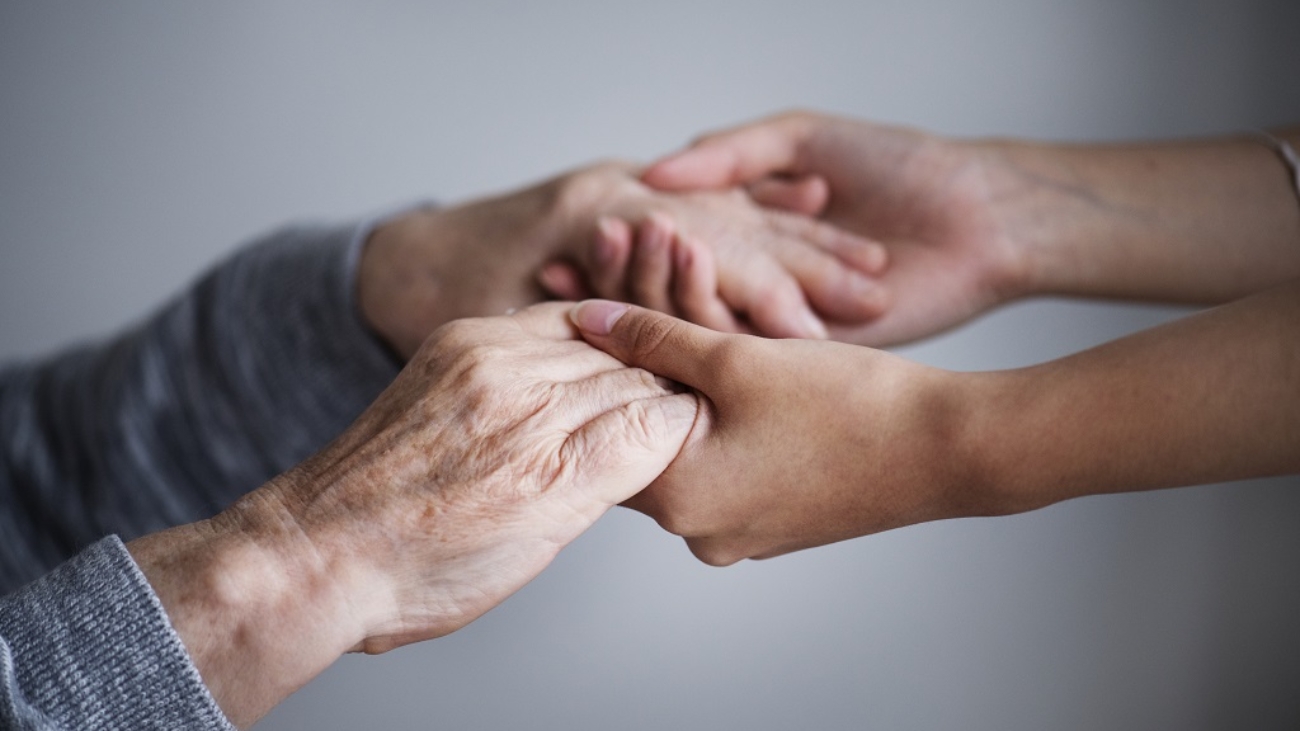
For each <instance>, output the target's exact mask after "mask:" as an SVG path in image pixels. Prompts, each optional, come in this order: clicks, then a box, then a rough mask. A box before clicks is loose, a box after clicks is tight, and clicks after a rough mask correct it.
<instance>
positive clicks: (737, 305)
mask: <svg viewBox="0 0 1300 731" xmlns="http://www.w3.org/2000/svg"><path fill="white" fill-rule="evenodd" d="M721 292H722V298H723V299H724V300H725V301H726V302H727V304H728V305H730V306H731V309H733V310H736V311H738V312H742V313H744V314H745V316H746V317H747V318H748V319H749V324H750V325H751V326H752V327H753V328H754V331H755V332H757V333H758V334H760V335H763V336H766V337H769V338H812V339H817V340H821V339H825V338H826V337H827V331H826V325H825V323H823V322H822V320H821V318H820V317H818V316H817V314H816V313H815V312H813V309H812V307H810V306H809V304H808V301H807V299H805V298H804V293H803V289H802V288H801V287H800V286H799V283H798V282H797V280H796V279H795V278H794V275H793V274H791V273H790V272H789V271H787V270H786V269H785V268H784V267H783V266H781V265H780V264H779V263H778V262H777V261H776V260H775V259H773V258H772V257H771V256H769V255H768V254H766V253H764V254H761V255H760V254H755V255H753V256H750V257H749V258H748V259H747V260H746V262H745V271H744V272H740V273H739V276H731V277H727V278H726V279H723V280H722V281H721Z"/></svg>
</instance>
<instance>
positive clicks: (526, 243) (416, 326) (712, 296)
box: [357, 163, 885, 358]
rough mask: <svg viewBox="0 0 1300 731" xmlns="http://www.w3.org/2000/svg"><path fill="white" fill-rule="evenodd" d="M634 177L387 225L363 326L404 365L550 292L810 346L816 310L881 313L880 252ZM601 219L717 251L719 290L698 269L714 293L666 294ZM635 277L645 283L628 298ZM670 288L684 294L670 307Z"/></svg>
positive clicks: (739, 198) (554, 182)
mask: <svg viewBox="0 0 1300 731" xmlns="http://www.w3.org/2000/svg"><path fill="white" fill-rule="evenodd" d="M635 172H636V171H635V170H634V169H633V168H632V167H631V166H628V165H625V164H621V163H602V164H597V165H592V166H589V167H586V168H583V169H580V170H576V171H574V172H571V173H567V174H564V175H560V176H558V177H556V178H553V179H551V180H548V181H546V182H543V183H540V184H538V185H534V186H531V187H529V188H526V189H524V190H521V191H518V192H514V193H510V194H507V195H502V196H497V197H492V198H486V199H483V200H479V201H474V202H471V203H467V204H463V205H460V206H455V207H452V208H446V209H421V210H417V211H413V212H411V213H408V214H406V215H404V216H401V217H398V218H396V219H394V220H393V221H391V222H389V223H387V224H385V225H382V226H380V227H379V228H378V229H377V230H376V231H375V232H374V233H373V234H372V235H371V237H370V239H369V241H368V242H367V244H366V247H365V249H364V250H363V252H362V257H361V261H360V265H359V267H358V274H357V300H358V303H359V307H360V310H361V313H362V315H363V317H364V319H365V321H366V322H367V323H368V324H369V325H370V326H371V327H372V328H373V329H374V330H375V331H376V332H377V333H378V334H379V335H380V336H381V337H382V338H383V339H384V340H385V341H386V342H388V343H389V345H391V346H392V348H393V349H394V351H396V352H397V353H398V354H399V355H401V356H402V357H403V358H409V357H410V356H411V355H412V354H413V353H414V352H415V350H416V349H417V348H418V347H419V345H420V343H422V342H423V341H424V338H426V337H427V336H428V335H429V333H431V332H433V330H434V329H436V328H437V327H438V326H439V325H441V324H443V323H444V322H448V321H450V320H453V319H457V318H462V317H479V316H484V315H496V314H501V313H503V312H506V311H507V310H508V309H510V308H518V307H524V306H526V305H529V304H533V303H535V302H538V301H540V300H541V299H543V298H544V297H545V296H546V294H547V293H548V292H549V293H550V294H552V295H554V296H558V297H562V298H580V297H582V296H586V295H587V294H590V293H593V292H594V293H595V294H598V295H601V296H606V297H613V298H625V297H626V298H632V299H635V300H637V301H640V302H644V303H646V304H648V305H651V306H657V307H661V308H663V309H665V310H668V311H673V312H679V313H680V314H682V315H684V316H686V317H691V318H696V319H699V320H700V321H702V322H705V323H707V324H709V325H711V326H715V327H722V326H728V325H729V323H734V319H733V315H732V312H733V311H734V312H737V313H741V314H743V315H745V316H747V317H748V319H749V320H750V321H751V322H752V323H753V324H754V326H755V327H756V328H757V329H758V330H759V331H760V332H763V333H765V334H771V335H802V336H808V337H812V336H818V335H822V334H824V332H825V328H824V326H823V325H822V323H821V321H820V318H819V317H818V316H817V315H816V314H814V312H813V311H812V309H811V308H810V307H809V303H811V304H812V305H814V306H815V307H816V308H817V310H818V312H821V313H823V314H824V315H825V316H827V317H830V318H834V319H841V320H851V321H854V322H858V321H864V320H866V319H869V318H871V317H874V316H876V315H878V314H879V313H880V311H881V310H882V309H883V308H884V306H885V296H884V293H883V292H882V291H881V289H880V288H879V287H878V286H877V285H876V284H875V283H874V275H875V274H876V273H878V272H879V271H880V270H881V269H882V268H883V266H884V263H885V255H884V251H883V249H882V248H881V247H879V246H878V245H876V244H874V243H871V242H867V241H865V240H863V239H861V238H859V237H856V236H853V235H851V234H846V233H844V232H843V231H839V230H837V229H835V228H834V227H832V226H830V225H828V224H823V223H817V222H814V221H811V220H809V219H807V218H805V217H801V216H794V215H790V214H786V213H780V212H772V211H764V210H763V209H760V208H759V207H757V206H756V205H755V204H754V203H752V202H751V201H750V200H749V199H748V198H747V197H745V196H744V195H742V194H734V193H700V194H691V195H669V194H664V193H660V192H657V191H654V190H652V189H651V188H649V187H647V186H645V185H644V184H642V183H641V182H639V181H638V180H637V179H636V177H635V175H634V173H635ZM656 214H658V215H657V216H656ZM602 217H604V220H605V221H606V224H605V225H606V226H614V227H616V228H617V226H618V225H619V224H618V222H619V221H621V220H623V219H628V220H632V221H636V222H646V221H649V220H651V219H652V218H654V219H655V220H661V221H662V220H665V217H667V219H671V220H672V221H674V222H675V224H676V226H677V228H678V229H679V230H680V231H681V232H682V233H683V234H684V235H687V236H689V237H691V240H692V241H694V242H695V243H696V244H697V245H698V246H700V247H710V250H709V251H707V252H704V253H703V254H701V258H703V256H706V255H707V256H711V258H710V259H709V261H708V262H707V263H708V264H710V265H711V264H712V262H713V260H715V259H716V262H717V264H716V272H717V274H716V277H717V280H716V281H717V283H716V284H715V283H714V282H715V279H714V276H715V275H714V273H713V272H714V270H710V271H708V272H699V271H698V270H697V271H696V273H697V274H703V276H697V277H696V278H695V279H693V280H690V281H691V282H695V283H696V284H697V285H698V283H699V282H705V283H706V285H705V286H704V287H703V288H701V287H700V286H694V287H693V288H692V287H689V286H686V285H685V284H684V282H686V280H685V279H681V278H679V281H678V282H676V283H675V285H674V283H673V282H670V280H669V278H668V276H667V274H668V270H669V269H670V268H671V266H672V264H671V263H670V262H669V260H668V258H667V257H668V247H667V245H665V246H661V247H658V248H655V247H654V246H653V242H652V244H651V245H650V246H648V247H643V248H644V251H643V252H642V253H644V254H647V255H645V256H642V255H640V254H638V255H637V256H635V257H631V247H630V245H629V244H628V243H627V241H626V237H624V238H623V239H622V241H616V242H615V243H614V244H613V245H612V246H609V245H605V244H602V243H601V240H599V239H598V237H597V235H596V232H597V231H598V225H597V221H598V220H601V219H602ZM669 236H670V237H671V233H670V235H669ZM629 259H631V261H630V262H629ZM548 262H549V264H548ZM561 262H564V263H561ZM629 267H630V268H631V270H632V271H633V272H634V273H635V274H636V277H635V285H634V286H630V287H629V286H626V285H625V282H626V280H625V277H624V274H625V271H626V270H627V269H628V268H629ZM539 278H540V285H539ZM674 286H676V287H677V289H678V290H681V289H685V291H687V292H688V293H689V294H688V295H687V296H685V297H682V296H674V289H673V288H674ZM543 287H545V290H544V289H543ZM679 303H680V304H679ZM697 303H699V304H697Z"/></svg>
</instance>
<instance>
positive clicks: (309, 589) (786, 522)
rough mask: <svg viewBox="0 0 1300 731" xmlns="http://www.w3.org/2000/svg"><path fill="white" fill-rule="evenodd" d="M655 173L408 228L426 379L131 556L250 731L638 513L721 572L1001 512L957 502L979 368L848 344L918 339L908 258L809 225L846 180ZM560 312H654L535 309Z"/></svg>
mask: <svg viewBox="0 0 1300 731" xmlns="http://www.w3.org/2000/svg"><path fill="white" fill-rule="evenodd" d="M775 172H780V171H775ZM638 173H640V171H636V170H634V169H632V168H631V167H630V166H627V165H623V164H618V163H609V164H602V165H597V166H593V167H591V168H587V169H584V170H580V171H577V172H575V173H570V174H567V175H563V176H560V177H558V178H556V179H553V180H550V181H547V182H544V183H542V184H540V185H537V186H533V187H531V188H527V189H525V190H522V191H519V192H516V193H512V194H508V195H505V196H500V197H497V198H489V199H485V200H481V201H476V202H473V203H470V204H466V205H462V206H457V207H453V208H447V209H433V208H428V209H420V210H415V211H411V212H408V213H407V214H405V215H402V216H399V217H397V218H395V219H393V220H391V221H388V222H387V223H385V224H383V225H381V226H380V227H378V228H377V229H376V230H375V231H374V232H373V234H372V235H371V237H370V239H369V241H368V243H367V245H366V247H365V249H364V252H363V255H362V257H361V260H360V263H359V266H358V275H357V302H358V306H359V310H360V314H361V315H362V317H363V318H364V319H365V321H366V322H367V323H368V324H369V325H370V326H371V327H372V329H373V330H374V331H375V332H376V334H377V335H378V336H379V337H380V338H381V339H382V340H383V341H385V342H386V343H387V344H388V346H389V347H390V348H391V350H392V351H393V352H394V353H395V354H397V355H398V356H399V357H401V358H403V359H404V360H408V363H407V365H406V367H405V368H404V369H403V371H402V373H401V374H400V376H399V377H398V378H397V379H396V381H395V382H394V383H393V384H392V385H391V386H390V387H389V388H388V389H387V390H386V391H385V392H384V393H383V394H382V395H381V396H380V398H379V399H378V400H377V401H376V402H375V403H374V404H373V405H372V406H371V407H370V408H369V409H368V410H367V411H366V412H365V413H364V414H362V416H361V417H360V418H359V419H358V420H357V421H356V422H355V423H354V424H353V425H352V426H351V427H350V428H349V429H348V430H347V431H346V432H345V433H344V434H342V435H341V436H340V437H338V439H336V440H335V441H334V442H333V443H331V444H330V445H328V446H327V447H326V448H325V449H323V450H322V451H321V452H320V453H318V454H317V455H316V456H314V457H312V458H311V459H309V460H307V461H306V462H304V463H303V464H301V465H299V466H298V467H296V468H294V469H293V470H290V471H289V472H287V473H285V474H283V475H281V476H280V477H278V478H276V479H274V480H272V481H271V482H270V483H268V484H267V485H265V486H263V487H262V488H260V489H258V490H256V491H254V492H252V493H250V494H249V495H248V496H246V497H245V498H244V499H242V500H241V501H239V502H238V503H236V504H235V505H234V506H232V507H231V508H229V509H227V510H226V511H224V512H223V513H221V514H219V515H218V516H216V517H215V518H213V519H211V520H208V521H204V522H201V523H196V524H191V525H187V526H181V527H179V528H175V529H172V530H170V531H165V532H163V533H159V534H154V535H151V536H146V537H145V538H141V539H138V540H136V541H133V542H132V543H131V544H130V545H129V549H130V550H131V552H132V554H133V556H134V557H135V559H136V561H137V563H138V564H139V566H140V567H141V569H142V571H143V572H144V574H145V576H146V577H147V578H148V579H149V581H150V583H151V584H152V585H153V587H154V589H155V591H156V592H157V594H158V596H159V598H160V599H161V601H162V602H163V605H164V607H166V609H167V612H168V615H169V617H170V618H171V620H172V622H173V625H174V626H176V628H177V630H178V632H179V633H180V635H181V636H182V638H183V639H184V641H185V644H186V647H187V649H188V651H189V652H190V655H191V657H192V658H193V659H194V661H195V664H196V666H197V667H198V668H199V670H200V672H201V673H202V675H203V678H204V681H205V683H206V684H207V685H208V687H209V688H210V689H211V691H212V693H213V695H214V697H215V698H216V699H217V701H218V702H219V703H220V704H221V706H222V708H223V710H224V711H225V712H226V713H227V715H228V716H229V717H230V718H231V720H232V721H234V722H235V723H237V724H240V725H247V724H248V723H251V722H252V721H254V720H256V719H257V718H259V717H260V716H261V715H263V714H264V713H265V712H266V711H267V710H269V709H270V708H271V707H273V706H274V705H275V704H276V703H278V702H279V700H281V699H282V698H283V697H285V696H286V695H287V694H288V693H291V692H292V691H293V690H295V689H296V688H297V687H300V686H301V685H302V684H304V683H305V682H306V681H307V680H309V679H310V678H312V677H314V676H315V675H316V674H318V673H319V672H320V671H321V670H323V669H324V668H325V667H327V666H328V665H329V664H330V663H332V662H333V660H334V659H335V658H337V657H338V655H339V654H341V653H343V652H347V651H365V652H383V651H385V650H388V649H391V648H393V647H397V646H400V645H404V644H408V643H411V642H416V641H419V640H423V639H428V638H432V637H437V636H441V635H444V634H447V633H449V632H452V631H454V630H456V629H458V628H459V627H461V626H464V625H465V624H467V623H468V622H470V621H472V620H473V619H475V618H476V617H478V616H480V615H481V614H483V613H484V612H486V611H487V610H488V609H490V608H491V607H493V606H495V605H496V604H498V603H500V602H501V601H502V600H504V599H505V598H506V597H507V596H509V595H510V594H511V593H513V592H514V591H515V590H517V589H519V588H520V587H521V586H523V585H524V584H525V583H527V582H528V581H529V580H530V579H531V578H533V577H534V576H535V575H537V574H538V573H539V572H540V571H541V570H542V569H543V568H545V566H546V565H547V564H548V563H549V562H550V561H551V559H552V558H553V557H554V556H555V554H556V553H557V552H558V551H559V550H560V549H561V548H562V547H563V546H565V545H566V544H568V543H569V542H570V541H572V540H573V539H574V538H575V537H577V536H578V535H579V534H581V533H582V532H583V531H584V530H585V529H586V528H587V527H588V526H590V525H591V524H592V523H593V522H594V521H595V520H596V519H597V518H599V517H600V516H601V515H602V514H603V513H604V512H605V511H606V510H607V509H609V508H610V507H612V506H614V505H617V504H620V503H621V504H625V505H628V506H630V507H633V508H636V509H638V510H641V511H643V512H645V513H647V514H649V515H651V516H652V517H654V518H655V519H656V520H658V521H659V523H660V524H661V525H663V526H664V527H665V528H667V529H668V530H670V531H672V532H674V533H677V534H679V535H682V536H685V537H686V538H687V542H688V545H689V546H690V548H691V550H692V551H694V552H695V553H696V555H697V556H699V557H700V558H701V559H703V560H705V561H707V562H709V563H714V564H726V563H731V562H734V561H736V560H739V559H741V558H745V557H763V556H771V555H776V554H778V553H783V552H786V551H790V550H795V549H798V548H803V547H807V546H811V545H818V544H822V543H827V542H831V541H835V540H840V539H843V538H848V537H850V536H853V535H862V534H863V533H865V532H874V531H876V530H884V529H886V528H890V527H894V526H899V525H904V524H907V523H913V522H918V521H921V520H929V519H934V518H939V517H944V516H945V515H948V514H951V513H950V512H949V508H950V506H954V505H958V504H959V503H962V501H963V500H964V501H965V503H966V504H960V506H959V507H960V508H961V509H962V510H965V511H974V512H996V511H998V510H999V508H998V507H997V506H996V505H995V504H993V503H988V504H971V502H972V501H973V500H974V499H973V498H971V497H969V496H971V495H975V494H978V492H977V491H971V490H965V491H963V492H962V495H963V496H966V497H963V498H962V499H961V500H958V501H956V502H954V501H951V500H950V501H942V500H936V499H935V497H936V495H939V496H942V495H943V494H944V493H945V492H952V481H951V480H950V479H947V476H945V475H943V474H942V466H941V465H937V464H935V463H934V461H933V460H932V459H929V458H928V456H929V455H932V454H933V453H934V452H935V450H936V449H937V448H940V447H942V446H945V445H947V444H948V440H951V439H953V438H954V437H955V436H956V435H953V434H951V433H944V431H943V430H942V429H940V428H937V427H938V425H940V424H948V423H951V422H950V421H949V420H948V419H947V417H948V416H949V414H948V413H946V412H948V411H951V410H953V409H957V408H959V406H958V405H957V404H956V401H955V400H954V399H948V398H947V397H946V394H947V393H948V384H949V380H948V379H949V378H951V377H952V374H947V373H944V372H941V371H938V370H936V369H930V368H926V367H924V366H920V365H916V364H912V363H909V362H906V361H903V360H902V359H899V358H896V357H893V356H890V355H888V354H885V353H882V352H879V351H875V350H870V349H866V348H860V347H857V346H852V345H846V344H842V343H835V342H829V341H826V340H825V339H824V338H826V337H827V335H828V334H829V333H831V332H833V333H835V334H836V337H840V338H842V339H857V340H859V341H863V342H869V341H873V340H875V339H877V338H880V339H889V338H890V337H894V338H897V337H905V336H914V335H915V334H916V332H915V328H916V325H915V323H912V324H911V325H909V324H908V320H907V319H906V318H907V317H908V316H911V315H909V313H907V312H904V313H902V316H899V317H891V312H892V311H893V310H892V309H891V307H892V304H891V300H892V299H893V298H896V297H899V298H902V297H906V296H909V295H907V294H906V293H903V292H896V291H893V290H891V288H890V286H889V278H890V275H891V272H893V271H894V270H895V269H894V268H895V266H896V265H895V263H894V262H890V261H889V258H890V256H891V254H888V253H887V251H886V248H885V247H884V246H883V245H882V244H880V243H878V242H876V241H872V240H869V239H866V238H864V237H862V236H860V235H857V234H854V233H850V232H849V231H848V230H847V229H843V228H837V227H836V226H834V225H833V224H832V223H829V222H828V221H832V220H834V219H833V217H829V216H828V217H825V218H823V219H817V218H813V217H811V216H810V215H808V214H810V213H817V212H822V211H823V209H825V212H827V213H833V212H834V210H835V208H834V206H835V203H836V201H835V200H834V199H832V198H830V197H829V196H828V188H827V183H826V181H825V180H823V179H822V178H820V177H816V176H811V177H810V176H797V175H796V176H793V177H789V178H782V177H777V178H771V179H767V180H764V181H759V182H758V183H756V184H754V185H751V186H750V188H749V189H748V191H746V190H744V189H733V188H730V186H731V183H732V182H745V181H728V182H727V184H726V185H725V186H722V187H726V188H729V189H718V190H707V189H701V190H694V191H690V192H681V193H672V194H669V193H664V192H660V191H657V190H655V189H652V188H650V187H648V186H647V185H646V184H645V183H643V182H642V181H641V180H640V179H639V178H638V177H637V175H638ZM650 173H651V174H655V171H654V170H652V171H650ZM659 173H662V167H661V168H660V170H659ZM661 177H662V175H661ZM670 182H672V181H670ZM679 182H680V181H679ZM719 182H720V181H704V184H702V185H700V186H698V187H700V188H709V187H710V186H712V187H714V188H717V187H719V186H718V185H717V183H719ZM832 182H833V181H832ZM664 187H671V186H664ZM679 187H690V185H689V184H688V185H681V186H679ZM833 189H834V188H832V190H833ZM756 200H763V201H764V202H766V203H768V204H770V205H769V206H768V207H762V206H760V205H758V204H757V203H756V202H755V201H756ZM772 206H779V207H780V208H783V209H784V210H778V209H777V208H773V207H772ZM907 265H908V259H907V257H906V256H904V257H900V259H899V262H898V263H897V266H899V267H904V268H903V269H902V271H903V273H904V274H906V272H907V269H906V266H907ZM548 292H549V293H550V294H552V295H554V296H559V297H561V298H567V299H576V298H580V297H587V296H592V295H595V296H602V297H607V298H611V299H621V300H627V301H631V302H637V303H641V304H645V305H648V306H649V307H652V308H654V309H646V308H642V307H635V306H630V305H626V304H618V303H615V302H610V301H590V302H586V303H583V304H580V305H574V304H572V303H564V302H555V303H548V304H539V305H534V306H531V307H530V306H529V305H531V304H532V303H534V302H537V301H539V300H541V299H543V298H544V296H545V294H546V293H548ZM519 308H523V309H519ZM517 309H518V311H515V310H517ZM655 310H658V311H655ZM508 312H509V313H512V314H503V313H508ZM494 313H497V314H496V316H495V317H481V316H482V315H485V314H494ZM675 315H680V316H682V317H683V318H686V319H678V318H677V317H675ZM475 316H478V317H477V319H473V318H474V317H475ZM463 318H471V319H463ZM687 320H693V321H695V322H697V323H702V325H704V326H708V327H704V326H701V325H698V324H692V323H691V322H688V321H687ZM895 321H897V322H898V323H900V324H897V325H895V324H891V323H894V322H895ZM828 326H829V327H828ZM909 326H910V327H912V328H913V330H912V331H908V330H907V328H908V327H909ZM891 328H892V329H891ZM747 333H752V334H747ZM754 335H766V336H773V337H803V338H811V339H807V340H769V339H765V338H760V337H755V336H754ZM854 335H857V337H856V338H854V337H849V336H854ZM628 364H631V365H628ZM814 372H815V373H816V374H817V377H816V378H808V376H809V375H810V374H812V373H814ZM665 379H672V380H671V381H668V380H665ZM918 406H919V407H920V408H918ZM864 415H865V416H864ZM864 418H865V419H866V420H867V422H866V424H865V426H864V421H863V419H864ZM954 443H955V442H954ZM886 444H888V445H889V448H888V449H886V448H885V445H886ZM900 445H902V446H901V447H900ZM872 476H879V477H880V478H881V484H880V486H879V487H881V488H882V489H873V490H871V491H862V490H857V489H855V487H856V486H858V485H861V484H862V483H863V482H864V480H871V479H872ZM885 478H887V479H885ZM647 486H649V488H648V489H647ZM792 495H797V499H792ZM939 505H943V506H945V507H944V508H942V509H940V508H937V507H936V506H939Z"/></svg>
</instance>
